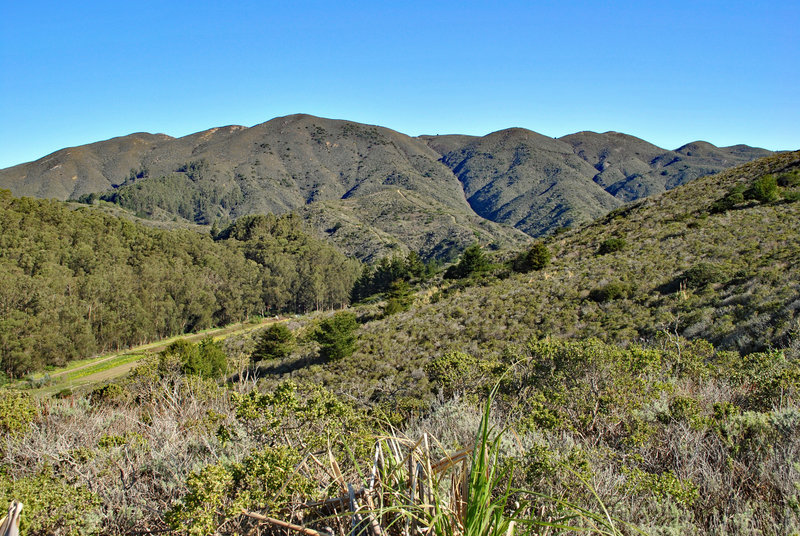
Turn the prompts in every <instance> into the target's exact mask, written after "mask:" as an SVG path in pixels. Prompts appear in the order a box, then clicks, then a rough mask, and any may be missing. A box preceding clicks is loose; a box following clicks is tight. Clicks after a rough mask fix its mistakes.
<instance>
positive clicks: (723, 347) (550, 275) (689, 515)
mask: <svg viewBox="0 0 800 536" xmlns="http://www.w3.org/2000/svg"><path fill="white" fill-rule="evenodd" d="M799 166H800V153H787V154H782V155H777V156H775V157H771V158H770V159H766V160H762V161H758V162H755V163H752V164H749V165H746V166H742V167H740V168H737V169H735V170H732V171H730V172H727V173H724V174H721V175H718V176H714V177H709V178H705V179H699V180H697V181H695V182H693V183H691V184H689V185H687V186H685V187H682V188H679V189H676V190H675V191H672V192H669V193H667V194H664V195H662V196H660V197H657V198H654V199H651V200H647V201H645V202H642V203H639V204H636V205H632V206H628V207H627V208H626V209H625V210H622V211H618V212H616V213H612V214H610V215H609V216H608V217H607V218H605V219H603V220H601V221H599V222H597V223H595V224H593V225H590V226H588V227H586V228H584V229H580V230H575V231H570V232H567V233H564V234H561V235H559V236H556V237H553V238H552V239H550V240H548V241H546V242H541V243H537V244H536V245H534V246H533V247H531V248H529V249H527V250H525V251H521V252H506V253H503V252H499V253H495V254H488V253H486V252H485V251H483V250H482V249H481V248H480V247H479V246H474V247H471V248H469V250H468V251H467V252H465V254H464V255H463V256H462V258H461V259H460V261H459V262H458V263H456V264H455V265H454V266H453V267H451V268H450V269H448V270H447V271H445V272H444V273H440V274H438V275H436V274H434V273H432V272H431V270H430V269H428V268H426V267H425V266H423V265H421V264H420V263H419V262H418V259H416V258H415V256H414V255H409V256H406V257H404V258H400V257H397V258H395V259H389V260H386V261H385V262H383V263H380V264H378V265H377V266H375V267H373V268H369V269H366V270H363V271H362V273H361V276H360V278H359V279H358V283H357V284H356V286H355V288H356V292H355V297H356V298H357V299H359V300H362V302H361V304H360V305H358V306H357V307H354V308H353V309H352V310H351V311H346V312H339V313H337V314H334V315H328V314H323V313H318V314H313V315H308V316H305V317H302V318H297V319H293V320H291V321H290V322H288V323H287V324H285V327H282V328H278V327H270V328H268V329H265V330H263V331H261V332H259V333H255V334H244V335H242V336H239V337H232V338H229V339H226V340H225V341H224V342H222V343H220V342H214V341H212V340H210V339H209V340H206V341H204V342H201V343H199V344H194V343H191V342H188V341H183V342H176V343H174V344H172V345H170V347H169V348H167V349H166V350H165V351H163V352H161V353H160V354H159V355H156V356H152V357H151V358H150V359H149V360H148V361H147V362H146V363H144V364H143V365H142V366H140V367H138V368H137V369H135V370H134V371H133V373H132V374H131V376H130V377H129V378H127V379H126V380H125V381H121V382H116V383H113V384H109V385H106V386H99V387H97V388H95V389H93V390H91V391H90V392H86V393H76V394H74V395H72V396H71V397H67V398H65V399H35V398H33V397H30V396H29V395H27V394H26V393H25V392H7V393H6V394H5V396H4V397H3V398H2V399H0V433H1V434H2V441H0V455H1V456H2V470H1V471H0V500H7V501H8V500H11V499H12V498H14V499H20V500H22V501H23V502H25V503H26V504H28V506H27V507H26V510H25V514H24V515H23V523H24V526H23V530H24V531H25V533H27V534H51V533H58V532H60V533H73V534H119V533H141V532H157V531H173V532H175V533H183V534H211V533H219V534H246V533H249V532H251V531H252V533H254V534H255V533H278V532H282V531H284V530H285V529H284V528H280V527H281V526H280V525H276V524H275V521H279V522H283V523H290V524H292V525H293V526H296V527H305V530H306V534H309V535H311V536H314V533H313V532H308V530H314V531H317V532H319V533H326V532H331V533H334V534H342V535H343V534H347V533H348V532H350V531H351V530H353V528H354V527H356V528H366V530H368V531H370V532H372V533H373V534H374V533H375V532H373V531H378V533H380V532H383V533H384V534H387V535H394V534H423V533H426V534H427V533H433V534H440V535H444V534H447V535H449V534H462V533H467V532H468V533H470V534H498V535H499V534H500V533H503V534H506V533H507V532H508V530H509V528H510V527H511V526H512V525H513V526H514V527H515V529H514V530H515V531H521V532H524V533H530V534H537V535H539V534H541V535H551V534H570V533H575V532H576V531H583V532H588V533H590V534H638V533H641V532H643V533H646V534H653V535H672V534H689V535H692V534H696V535H720V536H721V535H728V534H734V535H736V534H741V535H746V534H747V535H749V534H761V535H776V536H777V535H783V534H794V533H798V531H800V464H798V461H797V460H800V343H798V339H800V337H798V332H799V331H800V330H798V328H800V325H798V310H799V309H798V305H797V304H798V301H797V299H798V298H797V297H798V296H800V287H798V281H800V274H798V273H797V270H798V268H797V267H798V266H800V243H798V241H799V240H800V238H798V234H797V229H798V225H799V223H800V212H799V211H800V203H799V202H798V196H797V192H798V190H800V171H798V170H799V169H800V167H799ZM244 229H247V227H246V226H245V227H244ZM228 233H229V234H230V235H231V236H237V237H239V238H234V239H235V240H240V241H241V242H242V243H243V244H244V245H245V246H243V247H246V244H247V240H248V238H247V233H246V231H241V228H240V230H238V231H237V229H236V228H235V227H234V228H231V229H230V230H229V231H228ZM219 238H220V239H223V240H224V239H225V238H226V237H225V236H220V237H219ZM254 253H255V252H254ZM354 281H355V278H354ZM376 525H378V526H380V529H378V528H376ZM570 527H571V528H570Z"/></svg>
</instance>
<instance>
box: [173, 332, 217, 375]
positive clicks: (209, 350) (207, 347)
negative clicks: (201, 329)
mask: <svg viewBox="0 0 800 536" xmlns="http://www.w3.org/2000/svg"><path fill="white" fill-rule="evenodd" d="M174 360H177V361H178V362H179V364H180V369H181V372H183V373H184V374H193V375H197V376H202V377H203V378H219V377H220V376H221V375H222V374H223V373H224V372H225V371H226V370H227V367H228V359H227V356H226V355H225V352H224V351H223V350H222V346H220V345H219V343H217V342H215V341H214V338H213V337H211V336H210V335H209V336H207V337H205V338H204V339H203V340H202V341H200V344H193V343H191V342H190V341H187V340H186V339H178V340H177V341H175V342H173V343H171V344H170V345H169V346H167V347H166V349H164V351H163V352H161V359H160V365H159V366H160V368H161V369H162V370H163V369H164V368H165V367H169V366H171V363H172V362H174Z"/></svg>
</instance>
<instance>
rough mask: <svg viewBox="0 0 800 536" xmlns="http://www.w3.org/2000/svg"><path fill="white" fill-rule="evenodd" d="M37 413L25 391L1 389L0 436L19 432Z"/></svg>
mask: <svg viewBox="0 0 800 536" xmlns="http://www.w3.org/2000/svg"><path fill="white" fill-rule="evenodd" d="M37 415H38V411H37V409H36V403H35V402H34V400H33V398H31V397H30V396H29V395H28V394H27V393H19V392H15V391H3V392H2V395H1V396H0V436H6V435H16V434H21V433H23V432H24V431H25V429H26V428H27V426H28V425H29V424H30V423H31V422H33V420H34V419H35V418H36V416H37Z"/></svg>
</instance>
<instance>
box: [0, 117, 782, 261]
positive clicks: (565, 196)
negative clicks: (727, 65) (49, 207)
mask: <svg viewBox="0 0 800 536" xmlns="http://www.w3.org/2000/svg"><path fill="white" fill-rule="evenodd" d="M769 154H771V152H770V151H767V150H764V149H758V148H753V147H748V146H746V145H735V146H732V147H715V146H714V145H711V144H710V143H706V142H701V141H698V142H693V143H689V144H687V145H684V146H682V147H680V148H678V149H676V150H674V151H672V150H665V149H662V148H660V147H657V146H655V145H653V144H650V143H648V142H646V141H644V140H641V139H639V138H636V137H633V136H629V135H626V134H621V133H617V132H606V133H602V134H599V133H594V132H579V133H576V134H570V135H568V136H564V137H561V138H557V139H555V138H549V137H546V136H543V135H541V134H538V133H536V132H533V131H530V130H526V129H522V128H510V129H506V130H501V131H498V132H494V133H491V134H488V135H486V136H482V137H478V136H465V135H443V136H419V137H410V136H407V135H405V134H402V133H400V132H396V131H393V130H390V129H388V128H383V127H379V126H372V125H365V124H360V123H354V122H351V121H343V120H332V119H323V118H319V117H314V116H310V115H303V114H298V115H290V116H286V117H279V118H275V119H272V120H270V121H267V122H265V123H262V124H259V125H256V126H253V127H250V128H248V127H243V126H226V127H220V128H212V129H209V130H206V131H203V132H198V133H195V134H191V135H188V136H184V137H180V138H173V137H170V136H167V135H164V134H148V133H135V134H130V135H127V136H123V137H119V138H113V139H110V140H106V141H101V142H97V143H92V144H88V145H82V146H78V147H72V148H66V149H62V150H59V151H56V152H54V153H52V154H50V155H48V156H45V157H44V158H41V159H39V160H36V161H34V162H29V163H25V164H20V165H17V166H14V167H10V168H6V169H3V170H0V188H7V189H9V190H11V192H12V194H13V195H15V196H34V197H40V198H56V199H59V200H78V199H81V200H83V201H88V202H96V201H98V200H102V201H107V202H112V203H115V204H117V205H120V206H122V207H124V208H126V209H129V210H130V211H132V212H133V213H135V214H137V215H139V216H142V217H146V218H149V219H156V220H165V221H169V220H175V221H179V222H191V223H198V224H205V225H210V224H212V223H214V222H227V221H230V220H233V219H235V218H237V217H240V216H243V215H247V214H258V213H276V214H282V213H287V212H294V211H296V212H298V213H300V214H301V215H302V216H303V217H304V218H305V219H306V221H307V222H308V223H309V224H311V227H312V228H313V229H314V230H315V231H316V233H317V234H318V235H321V236H325V237H327V238H329V239H330V240H332V241H333V242H334V243H335V244H336V245H338V246H339V247H340V248H341V249H343V250H344V251H345V252H347V253H349V254H352V255H354V256H357V257H359V258H361V259H362V260H367V261H369V260H374V259H377V258H380V257H381V256H384V255H386V254H387V253H389V252H392V251H398V252H399V251H404V250H409V249H413V250H415V251H418V252H420V254H421V255H422V256H423V257H425V258H439V259H444V260H448V259H452V258H453V257H454V256H455V255H456V254H457V253H458V252H459V251H461V250H463V249H464V248H465V247H466V246H467V245H469V244H470V243H472V242H474V241H476V240H477V241H479V242H481V243H484V244H490V245H493V246H494V247H504V246H509V245H515V244H520V243H524V242H527V241H529V240H530V237H531V236H533V237H537V236H542V235H546V234H550V233H552V232H554V231H555V230H557V229H559V228H563V227H569V226H573V225H576V224H581V223H585V222H588V221H591V220H593V219H595V218H597V217H599V216H602V215H603V214H605V213H607V212H609V211H610V210H613V209H615V208H617V207H619V206H620V205H622V204H624V203H626V202H629V201H633V200H636V199H639V198H642V197H646V196H649V195H652V194H655V193H660V192H663V191H665V190H668V189H671V188H674V187H675V186H678V185H681V184H684V183H686V182H688V181H690V180H692V179H695V178H697V177H699V176H702V175H707V174H712V173H716V172H718V171H721V170H723V169H726V168H729V167H732V166H734V165H738V164H741V163H744V162H748V161H750V160H753V159H755V158H759V157H763V156H767V155H769Z"/></svg>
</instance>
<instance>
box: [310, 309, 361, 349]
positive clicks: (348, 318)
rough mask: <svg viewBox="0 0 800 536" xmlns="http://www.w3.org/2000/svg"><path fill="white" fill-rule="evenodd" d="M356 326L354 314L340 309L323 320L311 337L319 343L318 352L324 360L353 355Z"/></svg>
mask: <svg viewBox="0 0 800 536" xmlns="http://www.w3.org/2000/svg"><path fill="white" fill-rule="evenodd" d="M357 328H358V323H357V322H356V315H355V314H353V313H351V312H348V311H342V312H339V313H336V314H335V315H333V316H332V317H330V318H327V319H326V320H323V321H322V323H321V324H320V325H319V328H317V330H316V331H315V332H314V334H313V338H314V340H316V341H317V342H318V343H319V345H320V350H319V354H320V357H322V358H323V359H325V360H328V361H335V360H338V359H342V358H345V357H349V356H351V355H353V352H355V350H356V334H355V331H356V329H357Z"/></svg>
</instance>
